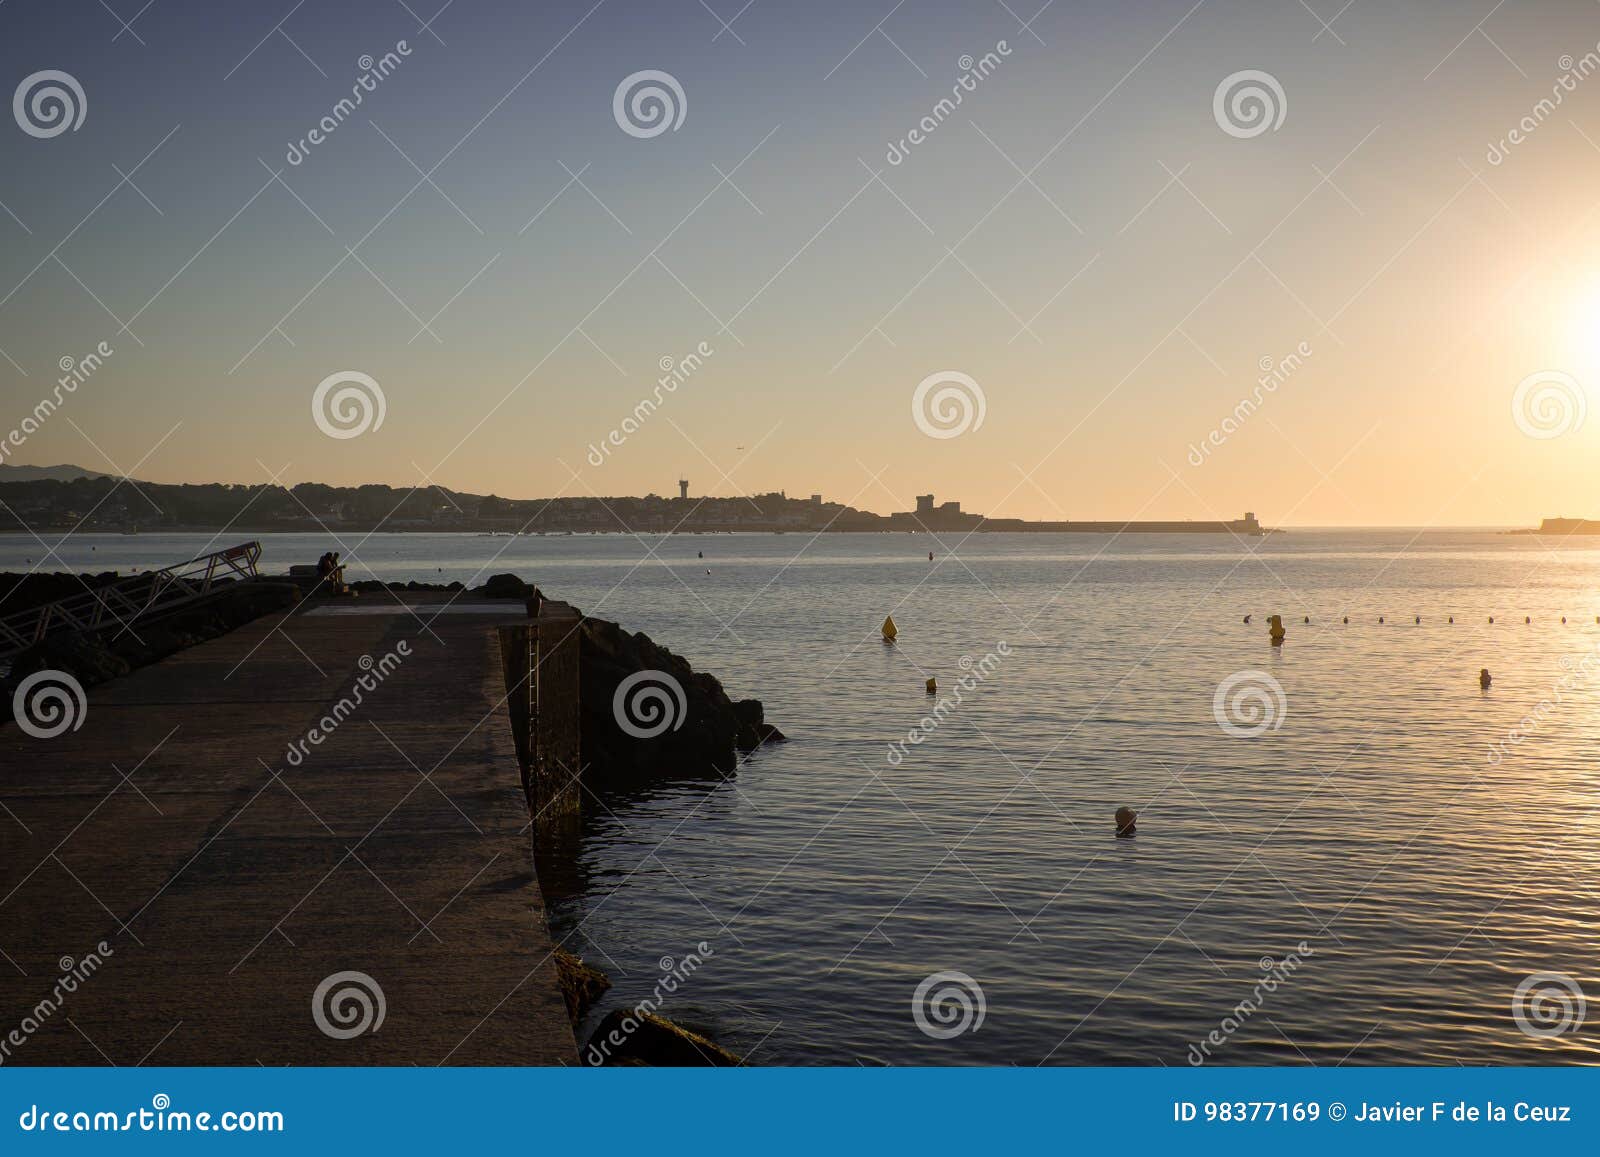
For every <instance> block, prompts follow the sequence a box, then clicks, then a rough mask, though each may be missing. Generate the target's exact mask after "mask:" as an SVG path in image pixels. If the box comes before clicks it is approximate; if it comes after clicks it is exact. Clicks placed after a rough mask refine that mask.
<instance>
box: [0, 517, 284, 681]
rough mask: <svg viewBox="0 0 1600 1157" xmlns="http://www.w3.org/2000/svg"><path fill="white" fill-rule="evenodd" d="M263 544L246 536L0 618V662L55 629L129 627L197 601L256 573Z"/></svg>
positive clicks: (256, 574) (56, 632)
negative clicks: (243, 539)
mask: <svg viewBox="0 0 1600 1157" xmlns="http://www.w3.org/2000/svg"><path fill="white" fill-rule="evenodd" d="M260 561H261V544H260V543H259V542H246V543H241V544H240V545H238V546H230V547H228V548H227V549H226V550H217V551H212V552H211V553H210V554H204V555H201V556H200V557H199V558H192V559H190V560H189V561H188V562H180V563H178V564H176V565H175V566H169V567H163V568H162V569H161V570H155V571H149V572H147V573H145V574H141V575H133V576H130V577H129V578H125V579H119V580H118V581H116V582H114V583H111V584H110V585H108V586H104V587H101V588H100V589H99V590H86V591H84V592H83V593H82V594H79V595H73V596H71V597H70V598H65V599H58V600H56V601H55V602H53V603H46V604H44V605H43V606H40V607H33V608H31V609H29V610H26V611H18V612H17V613H16V614H12V615H6V616H4V617H3V618H0V664H3V663H7V662H9V661H10V660H12V659H14V658H15V657H16V656H17V655H19V654H21V653H22V652H23V651H25V650H27V648H29V647H31V646H33V645H34V644H35V643H38V642H40V641H41V640H43V639H45V638H47V637H48V636H50V635H54V634H58V633H68V632H74V631H101V630H106V629H109V628H111V627H118V628H123V629H127V628H131V627H132V626H133V624H134V622H135V621H137V620H138V619H141V618H149V617H152V616H154V615H157V614H165V613H166V612H168V611H170V610H175V609H177V608H178V607H182V606H186V605H188V604H190V603H197V602H199V601H201V600H202V599H205V598H208V597H210V596H211V595H212V594H214V593H215V587H216V585H217V583H218V582H219V581H220V580H224V579H251V578H256V577H258V576H259V573H260V572H259V571H258V570H257V563H259V562H260Z"/></svg>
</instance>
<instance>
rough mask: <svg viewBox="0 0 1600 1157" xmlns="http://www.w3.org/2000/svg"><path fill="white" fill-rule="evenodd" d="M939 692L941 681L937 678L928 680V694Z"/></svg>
mask: <svg viewBox="0 0 1600 1157" xmlns="http://www.w3.org/2000/svg"><path fill="white" fill-rule="evenodd" d="M938 693H939V681H938V680H937V679H929V680H928V694H929V695H937V694H938Z"/></svg>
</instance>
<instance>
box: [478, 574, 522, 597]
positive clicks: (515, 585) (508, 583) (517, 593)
mask: <svg viewBox="0 0 1600 1157" xmlns="http://www.w3.org/2000/svg"><path fill="white" fill-rule="evenodd" d="M480 590H481V591H482V594H483V597H484V598H486V599H525V598H527V597H528V596H529V595H531V594H532V593H533V587H531V586H530V585H529V584H527V583H525V582H523V581H522V580H521V579H519V578H518V577H517V576H516V575H514V574H497V575H491V576H490V578H489V581H488V582H486V583H484V584H483V586H482V587H481V588H480Z"/></svg>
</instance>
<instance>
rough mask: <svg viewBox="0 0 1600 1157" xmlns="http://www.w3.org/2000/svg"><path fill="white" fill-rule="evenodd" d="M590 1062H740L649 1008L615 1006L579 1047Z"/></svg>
mask: <svg viewBox="0 0 1600 1157" xmlns="http://www.w3.org/2000/svg"><path fill="white" fill-rule="evenodd" d="M583 1059H584V1063H586V1064H590V1065H609V1066H617V1065H648V1066H651V1067H652V1068H663V1067H673V1068H707V1067H710V1068H737V1067H738V1066H740V1065H742V1064H744V1061H743V1060H741V1059H740V1058H739V1057H736V1056H734V1055H733V1054H732V1053H730V1052H729V1051H728V1050H727V1049H725V1048H723V1047H722V1046H721V1045H718V1044H715V1043H713V1042H712V1041H709V1040H707V1039H706V1038H705V1037H703V1036H701V1035H700V1034H699V1033H697V1032H691V1031H689V1030H688V1029H686V1028H683V1027H681V1026H679V1025H675V1024H673V1023H672V1022H671V1021H670V1020H667V1019H666V1018H665V1017H661V1016H657V1015H655V1013H652V1012H640V1011H638V1010H636V1009H629V1008H619V1009H616V1010H614V1011H612V1012H609V1013H607V1014H606V1016H605V1019H604V1020H602V1021H601V1022H600V1027H599V1028H597V1029H595V1030H594V1035H593V1036H591V1037H590V1038H589V1043H588V1045H586V1046H585V1048H584V1050H583Z"/></svg>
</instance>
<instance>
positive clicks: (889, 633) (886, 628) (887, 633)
mask: <svg viewBox="0 0 1600 1157" xmlns="http://www.w3.org/2000/svg"><path fill="white" fill-rule="evenodd" d="M899 633H900V630H899V628H898V627H896V626H895V625H894V616H893V615H889V616H887V617H885V618H884V620H883V641H884V642H885V643H892V642H894V639H895V636H896V635H898V634H899Z"/></svg>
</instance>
